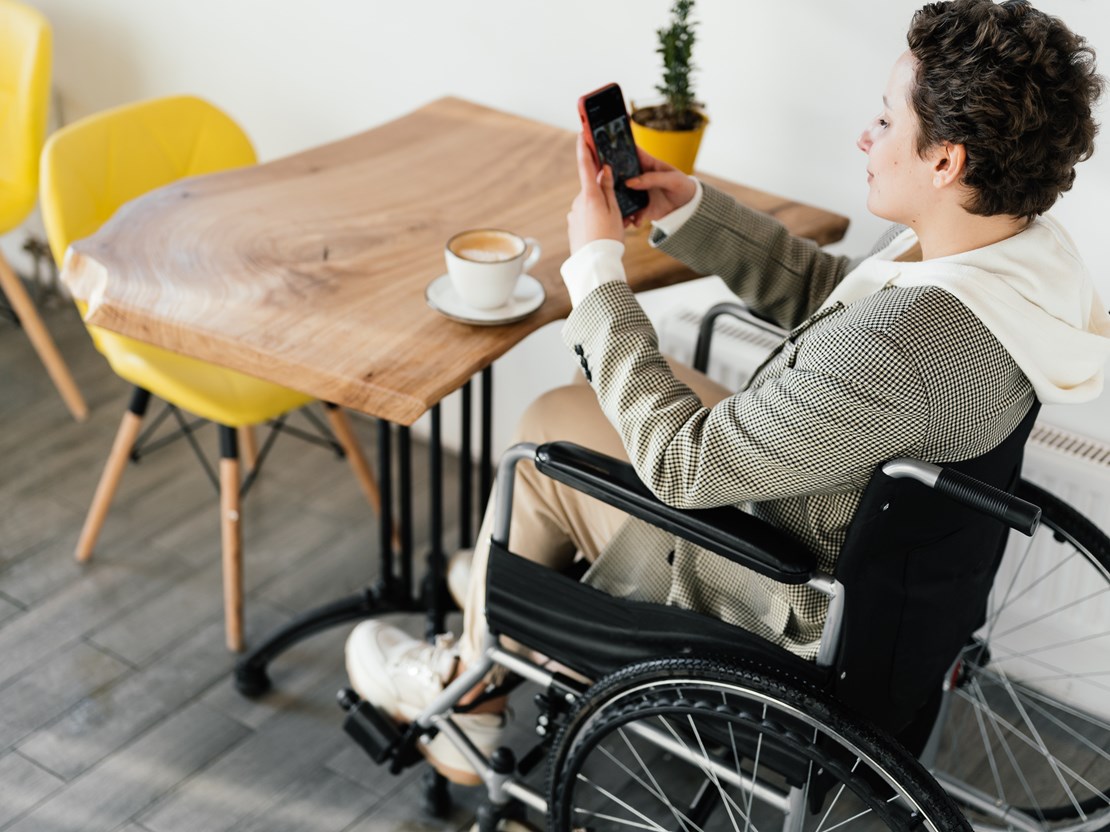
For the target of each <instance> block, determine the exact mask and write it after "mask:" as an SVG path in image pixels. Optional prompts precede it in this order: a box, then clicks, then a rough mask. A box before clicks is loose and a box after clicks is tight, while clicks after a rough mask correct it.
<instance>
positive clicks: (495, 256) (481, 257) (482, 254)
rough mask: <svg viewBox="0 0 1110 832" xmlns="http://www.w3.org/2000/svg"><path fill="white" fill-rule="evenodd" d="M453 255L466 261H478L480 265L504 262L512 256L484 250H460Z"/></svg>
mask: <svg viewBox="0 0 1110 832" xmlns="http://www.w3.org/2000/svg"><path fill="white" fill-rule="evenodd" d="M455 254H457V255H459V257H465V258H466V259H467V260H478V261H479V262H482V263H495V262H497V261H498V260H505V259H506V258H508V257H512V254H506V253H505V252H501V251H490V250H488V249H484V248H460V249H458V250H457V251H456V252H455Z"/></svg>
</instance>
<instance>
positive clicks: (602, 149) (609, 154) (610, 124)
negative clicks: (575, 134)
mask: <svg viewBox="0 0 1110 832" xmlns="http://www.w3.org/2000/svg"><path fill="white" fill-rule="evenodd" d="M578 115H579V117H580V118H581V119H582V129H583V133H584V134H585V136H586V144H588V145H589V146H590V150H592V151H593V154H594V159H595V160H597V163H598V167H601V166H602V165H609V166H610V167H611V168H612V169H613V183H614V186H615V190H616V195H617V205H618V206H619V207H620V209H621V216H622V217H627V216H630V215H631V214H635V213H636V212H637V211H641V210H643V209H644V208H646V207H647V204H648V195H647V193H646V192H645V191H636V190H633V189H632V188H629V187H628V186H627V185H625V184H624V181H625V180H626V179H630V178H632V177H633V176H639V175H640V157H639V156H637V155H636V143H635V142H634V141H633V140H632V128H631V127H630V126H629V122H628V110H626V109H625V106H624V96H623V95H621V88H620V87H618V86H617V85H616V84H607V85H605V86H604V87H602V88H601V89H599V90H594V91H593V92H591V93H587V94H586V95H584V96H582V97H581V98H579V99H578Z"/></svg>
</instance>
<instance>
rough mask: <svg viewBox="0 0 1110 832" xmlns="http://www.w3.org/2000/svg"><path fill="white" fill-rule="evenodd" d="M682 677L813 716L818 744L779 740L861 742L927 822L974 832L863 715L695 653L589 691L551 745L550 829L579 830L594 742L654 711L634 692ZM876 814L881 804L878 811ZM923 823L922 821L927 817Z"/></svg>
mask: <svg viewBox="0 0 1110 832" xmlns="http://www.w3.org/2000/svg"><path fill="white" fill-rule="evenodd" d="M677 679H684V680H698V682H706V683H709V684H710V685H712V683H723V684H726V685H734V686H737V687H739V688H743V689H745V690H747V691H754V692H755V693H756V694H757V695H761V696H765V697H770V698H771V699H772V700H774V701H776V702H779V703H782V704H783V705H785V706H787V707H789V708H790V709H792V710H794V711H800V712H801V713H803V714H806V715H808V716H809V717H812V718H813V719H815V720H817V722H818V723H819V724H820V726H821V730H822V731H823V732H824V737H823V738H822V741H821V742H820V743H813V742H811V741H809V740H807V739H805V738H803V737H802V736H801V735H800V734H799V733H797V732H794V731H791V730H789V728H787V729H785V730H782V729H780V733H779V734H777V735H776V741H781V742H784V743H795V742H796V743H797V745H796V747H797V748H799V749H803V750H802V754H803V755H806V756H809V755H817V756H820V755H824V756H826V757H828V756H829V752H828V744H829V743H830V742H831V743H836V742H837V741H838V739H839V740H840V741H841V742H843V743H846V744H844V745H841V746H840V747H842V748H846V749H847V748H850V747H851V746H855V747H856V748H857V749H858V750H859V751H861V752H863V754H865V755H866V756H867V758H869V762H871V763H872V764H873V765H874V766H875V767H876V770H879V769H881V770H883V771H885V772H886V774H887V775H888V776H889V777H890V778H891V779H892V780H893V781H894V782H895V783H897V784H898V786H900V787H901V788H902V789H904V790H905V791H906V792H908V793H909V794H910V795H912V796H913V800H914V801H915V802H916V803H917V806H918V807H919V809H920V811H921V814H922V815H923V816H924V819H927V820H928V821H929V822H930V823H931V824H932V826H933V827H934V828H935V829H936V830H938V832H957V830H958V832H968V830H970V826H969V825H968V823H967V821H966V819H965V818H964V816H963V815H962V814H961V813H960V811H959V809H958V808H957V807H956V805H955V803H953V802H952V800H951V799H950V798H949V797H948V796H947V795H946V794H945V792H944V791H943V789H941V787H940V786H939V784H937V782H936V781H935V780H934V779H933V778H932V777H931V776H930V775H929V774H928V772H927V771H926V770H925V769H924V768H923V767H922V766H921V764H920V763H919V762H918V761H917V760H916V759H915V758H914V757H913V756H912V755H910V754H909V752H907V751H905V750H904V749H903V748H902V747H901V746H900V745H899V744H898V743H897V742H896V741H895V740H894V739H893V738H891V737H890V736H888V735H886V734H884V733H882V732H880V731H878V730H877V729H875V728H873V727H870V726H869V725H867V724H865V723H862V722H861V721H860V720H859V719H858V718H853V717H849V716H847V715H846V713H845V711H844V710H843V709H841V707H840V706H838V705H837V704H836V703H834V702H832V701H831V700H830V699H829V698H828V697H827V696H826V695H824V694H822V693H821V692H819V691H817V690H815V689H813V688H812V687H809V686H806V685H804V684H803V683H801V682H800V681H799V680H795V679H790V678H785V677H782V676H777V675H774V674H771V673H769V672H767V671H765V670H763V669H760V670H758V671H757V670H756V669H752V668H745V667H741V666H739V665H736V664H732V663H729V662H723V661H716V660H711V659H689V658H676V659H661V660H655V661H650V662H644V663H642V664H638V665H632V666H630V667H627V668H624V669H622V670H621V671H618V672H617V673H614V674H612V675H610V676H609V677H607V678H605V679H602V680H601V681H600V682H598V683H597V684H596V685H594V686H593V687H591V688H590V689H589V690H588V691H587V692H586V694H585V695H584V696H583V698H582V700H581V701H580V703H579V705H578V707H577V708H576V710H575V711H574V712H573V713H572V714H571V716H570V717H569V719H568V721H567V722H566V724H565V725H564V726H563V728H562V729H561V731H560V733H559V735H558V736H557V738H556V740H555V743H554V745H553V747H552V752H551V758H550V764H549V767H548V823H549V829H551V830H553V832H571V830H572V829H575V828H580V827H576V826H575V825H574V824H573V823H572V818H571V814H572V804H573V798H574V793H575V788H576V785H577V782H578V776H577V775H578V772H579V770H580V769H581V766H582V764H583V762H584V757H586V756H588V755H589V753H590V752H591V751H592V750H593V747H594V744H595V742H596V741H597V740H599V739H600V738H601V736H602V735H604V734H605V733H606V732H608V731H610V730H612V729H613V728H615V727H618V726H623V725H625V724H627V723H629V722H631V721H632V720H633V719H635V718H637V715H638V709H639V712H640V713H643V714H647V713H654V711H651V709H650V708H649V707H648V705H647V704H646V703H645V702H641V701H638V700H637V696H638V695H637V694H633V693H631V692H632V691H634V690H636V689H637V688H640V687H642V686H644V685H645V684H652V683H658V684H664V683H667V682H673V681H675V680H677ZM622 700H623V701H622ZM689 704H690V703H689V700H687V701H686V702H685V703H683V702H679V701H677V700H676V702H675V703H674V705H675V708H676V712H681V711H680V710H679V709H681V708H682V707H687V708H688V707H689ZM707 704H708V703H707ZM656 706H658V702H657V703H656ZM720 709H721V706H716V710H717V711H718V712H720ZM736 713H739V712H736ZM730 718H732V717H731V716H730ZM741 718H742V717H741ZM752 724H753V725H754V724H755V722H753V723H752ZM769 724H770V723H768V722H767V721H764V722H762V723H759V725H760V729H761V730H768V728H767V726H768V725H769ZM772 730H773V729H772ZM822 746H823V747H824V749H823V750H822ZM810 759H813V757H810ZM857 779H858V778H857ZM876 802H878V803H881V802H882V801H876ZM878 811H880V812H881V811H883V809H881V808H878ZM917 820H918V822H920V821H921V820H922V818H917ZM926 828H927V827H926Z"/></svg>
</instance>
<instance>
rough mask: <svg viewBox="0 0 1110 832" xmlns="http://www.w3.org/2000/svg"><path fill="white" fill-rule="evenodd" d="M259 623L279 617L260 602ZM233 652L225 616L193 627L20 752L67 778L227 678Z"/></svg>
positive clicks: (86, 700) (38, 734)
mask: <svg viewBox="0 0 1110 832" xmlns="http://www.w3.org/2000/svg"><path fill="white" fill-rule="evenodd" d="M251 615H252V621H251V623H252V624H254V625H256V626H257V627H258V628H259V629H263V630H264V629H266V628H269V627H273V626H275V625H277V624H278V623H280V622H281V621H282V620H283V618H282V617H281V616H279V615H277V614H275V613H274V612H273V611H271V610H269V609H268V608H267V607H266V606H265V605H264V604H256V605H255V606H254V607H252V610H251ZM234 662H235V658H234V657H233V656H232V655H231V654H229V653H228V652H227V650H226V649H225V648H224V645H223V622H222V621H215V622H212V623H210V624H209V625H208V626H205V627H200V628H197V629H194V630H193V631H192V632H191V634H189V635H188V636H187V637H184V638H182V639H181V640H180V641H179V643H178V644H176V645H175V646H174V647H173V648H172V649H171V650H169V651H168V652H166V653H165V654H164V655H162V656H159V657H158V659H157V660H156V661H154V662H152V663H151V664H150V665H148V666H147V667H144V668H142V669H141V670H138V671H136V672H134V673H131V674H129V675H128V676H126V677H125V678H121V679H119V680H117V681H116V682H115V683H113V684H109V685H106V686H104V687H103V688H102V689H100V690H99V691H97V692H96V693H95V694H93V695H90V696H87V697H85V698H83V699H82V700H81V701H80V702H78V703H77V704H76V705H75V706H73V707H72V708H70V709H69V711H67V712H66V713H65V714H64V715H63V716H62V717H61V718H60V719H58V720H56V721H54V722H53V723H51V724H49V725H47V726H45V727H43V728H41V729H39V730H38V731H35V732H34V733H32V734H31V735H30V736H28V737H27V738H26V739H24V740H23V741H22V742H21V743H20V746H19V750H20V753H22V754H23V755H25V756H26V757H28V758H29V759H31V760H34V761H35V762H37V763H39V764H40V765H42V766H44V767H45V768H47V769H49V770H50V771H53V772H56V773H58V774H60V775H62V776H63V777H65V778H66V779H67V780H69V779H73V778H74V777H76V776H77V775H79V774H81V773H83V772H85V771H87V770H88V769H89V768H91V767H92V766H94V765H96V764H97V763H99V762H100V761H101V760H103V759H105V758H106V757H108V756H110V755H111V754H113V753H115V752H116V751H118V750H119V749H120V748H122V747H124V746H125V745H127V743H129V742H131V741H132V740H133V739H135V738H136V737H138V736H139V735H141V734H142V733H143V732H145V731H146V730H148V729H149V728H151V727H152V726H154V725H156V724H158V722H160V721H161V720H163V719H165V718H166V715H167V714H171V713H173V712H175V711H177V710H178V709H180V708H182V707H184V706H185V705H186V704H187V703H189V702H190V701H191V700H192V699H194V698H196V697H197V696H199V695H200V694H201V693H203V692H204V691H206V690H208V689H209V688H211V687H212V686H213V685H216V684H227V679H228V677H229V676H230V674H231V669H232V666H233V664H234Z"/></svg>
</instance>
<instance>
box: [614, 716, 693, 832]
mask: <svg viewBox="0 0 1110 832" xmlns="http://www.w3.org/2000/svg"><path fill="white" fill-rule="evenodd" d="M618 733H619V735H620V738H621V739H622V740H624V744H625V745H626V746H628V750H629V751H630V752H632V756H633V757H635V758H636V762H637V763H639V765H640V768H641V769H643V772H644V774H645V775H647V777H648V779H649V780H651V786H648V785H647V783H645V782H644V781H643V780H642V779H641V778H640V777H639V776H638V775H637V774H636V773H635V772H633V771H631V770H630V769H629V768H628V766H626V765H625V764H624V763H622V762H621V761H620V760H618V759H617V758H616V756H615V755H614V754H613V752H611V751H610V750H609V749H608V748H605V747H604V746H601V751H602V753H603V754H605V755H606V756H607V757H609V759H611V760H612V761H613V762H614V763H616V764H617V765H618V766H620V767H621V769H623V770H624V772H625V774H627V775H628V776H629V777H631V778H632V779H633V780H635V781H636V782H637V783H639V784H640V785H641V786H643V787H644V788H645V789H646V790H647V791H648V793H650V794H652V795H654V796H655V797H657V798H659V800H660V802H662V803H663V804H664V805H665V806H666V807H667V808H668V809H670V810H671V814H672V815H674V818H675V820H677V821H678V823H679V825H680V826H681V827H682V828H683V829H686V828H687V826H686V824H687V822H689V823H690V825H691V826H693V827H694V829H696V830H697V831H698V832H703V830H702V829H701V827H699V826H698V825H697V824H696V823H694V822H693V821H691V820H690V819H689V818H688V817H686V815H684V814H683V813H682V812H681V811H679V809H678V808H677V807H676V806H675V805H674V804H673V803H671V801H670V800H668V799H667V796H666V795H665V794H664V792H663V789H662V788H661V787H660V786H659V782H658V781H657V780H656V779H655V775H653V774H652V773H651V770H650V769H649V768H648V767H647V765H646V764H645V763H644V761H643V759H642V758H641V757H640V752H639V751H637V750H636V748H635V746H633V744H632V741H631V740H630V739H628V732H627V731H625V730H624V729H623V728H621V729H620V730H619V731H618Z"/></svg>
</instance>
